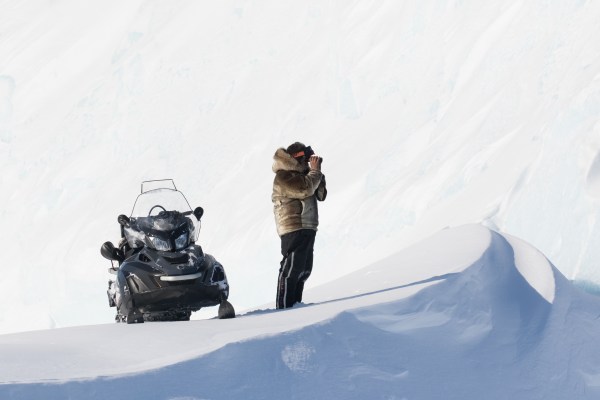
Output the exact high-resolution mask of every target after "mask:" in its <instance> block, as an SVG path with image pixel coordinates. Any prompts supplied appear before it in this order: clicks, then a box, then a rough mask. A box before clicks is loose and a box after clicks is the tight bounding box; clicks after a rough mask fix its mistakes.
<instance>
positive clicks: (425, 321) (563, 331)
mask: <svg viewBox="0 0 600 400" xmlns="http://www.w3.org/2000/svg"><path fill="white" fill-rule="evenodd" d="M466 238H471V239H473V238H478V239H477V240H475V243H480V244H481V243H486V245H485V247H484V249H483V251H482V252H478V251H477V252H473V253H472V254H471V256H473V254H479V255H477V256H475V258H472V259H471V262H469V263H468V264H467V265H464V261H465V259H464V256H461V255H459V254H456V253H454V254H453V253H452V251H450V249H455V248H456V246H459V245H461V244H462V246H463V247H464V246H465V239H466ZM441 239H443V242H444V243H445V245H444V246H441V247H437V248H436V247H428V246H427V244H429V245H431V244H433V243H437V244H439V243H441V242H442V240H441ZM515 243H517V246H515ZM417 249H418V251H417ZM419 252H420V254H421V256H422V259H423V263H422V264H420V263H419V262H418V260H419V257H418V253H419ZM536 252H537V250H535V249H533V248H532V247H531V246H530V245H528V244H527V243H525V242H521V241H520V240H518V239H516V238H513V237H509V236H508V235H503V234H500V233H497V232H494V231H490V230H488V229H487V228H483V227H482V226H478V225H469V226H463V227H459V228H451V229H445V230H444V231H442V232H440V233H438V234H437V235H434V236H433V237H431V238H429V239H427V240H425V241H424V242H423V243H420V244H419V245H417V246H415V247H414V248H412V249H407V250H404V251H401V252H400V253H398V254H397V255H395V256H394V257H392V258H390V259H389V262H387V263H381V262H380V263H377V264H374V265H373V266H369V267H367V268H365V271H368V272H370V275H374V276H378V275H379V274H381V273H385V272H386V271H388V272H390V273H389V276H391V277H395V278H394V279H393V280H391V281H387V282H382V281H379V284H380V289H381V290H380V291H378V292H364V293H359V294H353V295H351V294H352V293H349V292H348V291H349V290H351V289H352V288H351V287H346V294H347V296H346V298H341V297H340V298H338V299H332V300H326V301H323V302H320V303H315V304H306V305H301V306H299V307H296V308H293V309H291V310H286V311H283V312H276V311H273V310H263V311H256V312H251V313H248V314H246V315H244V316H241V317H240V318H237V319H235V320H230V321H227V322H226V324H221V322H222V321H218V320H212V321H192V322H190V323H178V324H173V325H171V324H160V323H156V324H144V325H141V326H134V327H132V326H122V325H120V326H119V325H112V326H109V325H106V326H98V327H96V329H97V330H102V332H103V335H101V336H103V337H104V340H107V341H108V342H109V343H111V347H114V346H113V345H112V343H117V342H119V340H120V341H121V342H125V341H128V340H129V339H128V338H131V336H129V332H131V331H132V329H137V333H136V335H141V337H142V338H143V340H141V341H140V342H139V344H140V345H143V343H145V342H150V343H151V346H152V347H153V348H154V349H156V350H155V351H154V353H153V354H151V355H148V357H152V358H154V357H161V354H160V349H161V348H165V347H167V346H169V345H173V346H174V343H172V342H173V341H172V338H173V337H174V335H175V336H176V337H177V338H178V340H179V339H182V338H186V339H184V341H186V343H188V346H189V345H192V347H193V346H194V344H193V343H197V344H196V346H201V345H202V344H205V343H208V342H211V341H212V342H221V343H222V345H220V346H217V348H214V349H212V350H211V349H207V350H205V351H204V352H200V353H198V354H196V355H192V354H191V353H190V355H189V356H188V358H187V359H183V358H182V359H181V360H180V361H177V362H173V363H168V364H164V365H163V366H162V367H156V366H155V367H154V368H153V369H151V370H146V371H139V370H138V371H139V372H138V373H136V374H130V373H120V374H118V375H116V376H112V377H101V376H100V377H98V378H96V379H88V380H77V379H75V380H71V379H66V380H63V381H62V382H56V383H52V384H48V383H30V384H20V383H18V382H15V381H14V380H13V383H8V382H6V381H5V383H8V384H5V385H0V397H1V398H3V399H4V398H6V399H26V398H33V397H36V395H42V394H43V397H44V398H50V399H53V398H66V397H69V398H75V399H77V398H86V399H100V398H110V397H113V396H120V397H127V398H144V399H165V398H176V397H187V398H196V399H207V398H229V399H242V398H243V399H247V398H257V399H261V398H262V399H270V398H284V397H290V396H291V397H292V398H308V397H315V398H323V397H330V398H344V399H363V398H394V399H401V398H432V399H433V398H446V399H465V398H486V399H504V398H512V399H532V398H543V399H564V398H578V399H594V398H597V396H598V395H600V368H597V367H595V366H597V363H596V362H595V360H597V359H598V358H599V357H600V349H599V348H598V347H597V346H595V344H594V341H593V340H592V338H593V337H597V335H598V334H600V321H599V320H598V318H596V317H597V310H598V309H599V308H600V300H599V299H598V298H597V297H595V296H590V295H588V294H586V293H584V292H582V291H580V290H578V289H577V288H575V287H574V286H573V285H572V284H571V283H570V282H569V281H568V280H567V279H565V278H564V276H562V275H561V274H560V272H559V271H558V270H557V269H556V268H555V267H554V266H552V265H551V264H550V263H548V262H547V260H546V259H545V258H544V257H543V256H541V254H539V256H535V257H534V256H532V254H537V253H536ZM431 254H436V256H435V257H432V256H431ZM523 254H526V255H528V256H527V257H524V256H523ZM434 259H437V260H438V261H439V260H444V265H445V267H444V268H445V270H446V271H448V273H447V274H444V275H440V276H437V277H436V276H432V277H430V278H431V279H430V281H429V282H421V281H413V282H412V283H408V282H406V281H402V278H401V277H399V276H398V275H394V274H393V273H391V271H394V270H396V271H397V270H398V269H399V268H401V269H404V270H406V271H412V270H420V269H421V268H423V266H424V265H427V263H431V262H433V260H434ZM440 268H441V267H440ZM439 271H441V269H438V270H437V272H439ZM524 271H525V272H524ZM358 272H360V271H358ZM358 272H357V273H354V274H351V275H349V276H348V277H347V278H346V279H345V282H346V283H350V282H352V281H353V280H352V279H351V278H352V276H354V275H356V274H358ZM340 281H344V278H342V279H340ZM540 282H542V283H544V284H540ZM402 283H403V285H402ZM328 286H329V290H330V291H332V292H335V291H336V290H337V291H338V293H341V292H340V291H339V286H340V285H339V282H332V283H330V284H329V285H328ZM318 293H319V292H318V291H315V292H313V294H318ZM292 321H293V322H294V323H295V324H294V323H292ZM261 326H262V328H260V327H261ZM173 327H176V328H177V329H171V328H173ZM242 327H243V329H242ZM266 327H276V329H275V330H274V331H268V330H267V329H266ZM90 328H94V327H90ZM166 329H170V333H168V334H166V333H167V331H166ZM244 329H245V335H246V336H239V335H238V336H236V333H239V332H241V331H243V330H244ZM111 330H112V331H113V333H111V332H110V331H111ZM57 331H62V332H61V336H62V337H68V336H69V334H70V332H75V328H68V329H61V330H56V329H55V330H51V331H46V332H45V334H46V335H48V337H50V335H52V334H53V333H56V332H57ZM36 334H37V335H38V336H36V337H35V342H36V343H38V345H39V343H40V342H43V335H44V332H37V333H36ZM113 334H114V335H115V336H114V337H113ZM191 335H194V339H193V342H191V341H189V340H190V339H189V338H190V337H192V336H191ZM9 337H12V338H13V340H16V338H18V337H20V335H3V336H0V348H1V349H6V348H7V346H8V343H7V340H6V339H7V338H9ZM226 337H230V338H229V339H227V338H226ZM52 338H53V341H54V343H52V344H48V345H45V346H46V351H48V352H50V351H51V350H52V349H53V348H55V347H56V346H59V347H60V345H61V344H60V343H57V341H58V339H57V337H56V336H53V337H52ZM96 340H98V339H96ZM48 342H50V341H46V343H48ZM12 344H13V345H14V344H15V343H12ZM29 344H30V345H31V343H29ZM98 345H100V346H102V344H101V343H98ZM21 346H22V347H21V349H20V350H21V351H20V355H19V356H20V359H22V358H26V357H27V350H26V349H27V343H25V342H22V343H21ZM174 347H176V346H174ZM37 350H39V349H37ZM82 350H83V349H82ZM33 351H34V352H35V351H36V350H33ZM130 351H133V352H135V351H136V349H135V348H133V349H131V350H130ZM140 351H143V349H140ZM2 353H5V354H2V355H3V356H5V355H6V353H7V351H6V350H3V351H2ZM75 354H77V352H76V351H75V349H74V351H73V356H69V355H66V354H62V357H63V358H62V361H61V362H62V363H63V364H68V363H69V362H72V360H70V357H73V360H74V359H75V357H74V356H75ZM118 356H119V354H118V353H115V357H118ZM89 357H90V360H88V364H93V362H94V358H93V357H94V356H93V354H91V355H89ZM2 358H3V360H8V362H9V364H10V363H11V362H13V364H12V365H6V363H5V364H4V366H3V370H2V371H1V372H2V374H1V376H3V377H4V376H10V372H11V371H13V373H14V371H15V370H17V369H18V368H19V367H20V366H19V365H16V364H15V360H14V359H13V360H12V361H11V360H10V358H7V357H2ZM77 362H79V363H83V364H85V360H82V359H79V360H78V361H77ZM139 363H140V362H139V361H138V364H139ZM52 365H54V364H52ZM88 368H89V367H88ZM134 370H135V368H133V369H132V371H134ZM48 373H49V374H51V373H52V371H51V370H50V364H48ZM38 397H39V396H38Z"/></svg>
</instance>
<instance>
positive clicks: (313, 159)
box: [308, 154, 323, 171]
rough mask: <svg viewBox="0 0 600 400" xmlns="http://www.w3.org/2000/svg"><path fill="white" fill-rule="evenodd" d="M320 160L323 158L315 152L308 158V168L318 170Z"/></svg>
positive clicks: (319, 168)
mask: <svg viewBox="0 0 600 400" xmlns="http://www.w3.org/2000/svg"><path fill="white" fill-rule="evenodd" d="M322 162H323V159H322V158H321V157H319V156H318V155H316V154H313V155H312V156H310V158H309V159H308V166H309V167H310V169H315V170H317V171H320V170H321V163H322Z"/></svg>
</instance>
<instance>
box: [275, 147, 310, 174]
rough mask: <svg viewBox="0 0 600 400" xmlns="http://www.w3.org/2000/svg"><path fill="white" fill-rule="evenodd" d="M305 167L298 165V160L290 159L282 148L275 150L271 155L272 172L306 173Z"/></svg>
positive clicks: (290, 156)
mask: <svg viewBox="0 0 600 400" xmlns="http://www.w3.org/2000/svg"><path fill="white" fill-rule="evenodd" d="M306 170H307V167H306V166H304V165H302V164H300V163H299V162H298V160H296V159H295V158H294V157H292V155H291V154H289V153H288V152H287V151H285V149H284V148H283V147H280V148H279V149H277V151H276V152H275V154H274V155H273V172H275V173H277V171H296V172H306Z"/></svg>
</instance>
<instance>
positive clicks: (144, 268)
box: [100, 179, 235, 324]
mask: <svg viewBox="0 0 600 400" xmlns="http://www.w3.org/2000/svg"><path fill="white" fill-rule="evenodd" d="M168 181H170V186H172V188H166V187H161V186H165V182H168ZM157 184H158V188H155V189H151V190H144V186H146V188H148V186H153V185H154V186H156V185H157ZM203 212H204V211H203V209H202V207H197V208H196V209H194V210H193V211H192V208H191V207H190V205H189V203H188V201H187V199H186V198H185V196H184V195H183V193H181V192H180V191H178V190H177V188H176V187H175V184H174V182H173V180H171V179H169V180H161V181H146V182H142V193H141V194H140V195H139V196H138V197H137V199H136V201H135V204H134V206H133V211H132V212H131V216H130V217H127V216H125V215H119V217H118V222H119V224H120V226H121V242H120V243H119V246H118V247H115V246H114V245H113V244H112V243H111V242H105V243H104V244H103V245H102V247H101V249H100V253H101V254H102V256H103V257H104V258H106V259H108V260H110V261H111V262H112V267H111V268H110V269H109V272H110V273H112V274H114V275H115V278H113V279H110V280H109V281H108V292H107V293H108V303H109V305H110V307H116V308H117V315H116V317H115V320H116V321H117V322H127V323H128V324H130V323H139V322H144V321H187V320H189V319H190V315H191V313H192V311H198V310H199V309H200V308H202V307H209V306H215V305H219V311H218V316H219V318H233V317H235V310H234V309H233V306H232V305H231V304H230V303H229V302H228V301H227V297H228V296H229V284H228V282H227V276H226V275H225V270H224V269H223V266H222V265H221V264H220V263H219V262H218V261H217V260H215V258H214V257H213V256H211V255H209V254H205V253H204V252H203V251H202V248H201V247H200V246H199V245H197V244H195V242H196V240H197V239H198V235H199V234H200V218H201V217H202V214H203Z"/></svg>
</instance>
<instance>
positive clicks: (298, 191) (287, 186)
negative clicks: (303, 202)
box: [275, 170, 323, 199]
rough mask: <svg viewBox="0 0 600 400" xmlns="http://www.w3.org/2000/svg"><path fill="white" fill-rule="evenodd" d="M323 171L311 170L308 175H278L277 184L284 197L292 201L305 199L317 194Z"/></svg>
mask: <svg viewBox="0 0 600 400" xmlns="http://www.w3.org/2000/svg"><path fill="white" fill-rule="evenodd" d="M322 176H323V174H322V173H321V171H317V170H310V171H309V172H308V174H306V175H304V174H295V173H290V172H288V171H285V172H281V173H277V175H276V177H275V183H276V184H277V185H278V186H279V187H280V188H281V191H282V195H284V196H285V197H289V198H291V199H305V198H307V197H310V196H312V195H313V194H315V191H316V190H317V188H318V187H319V184H320V183H321V178H322Z"/></svg>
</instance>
